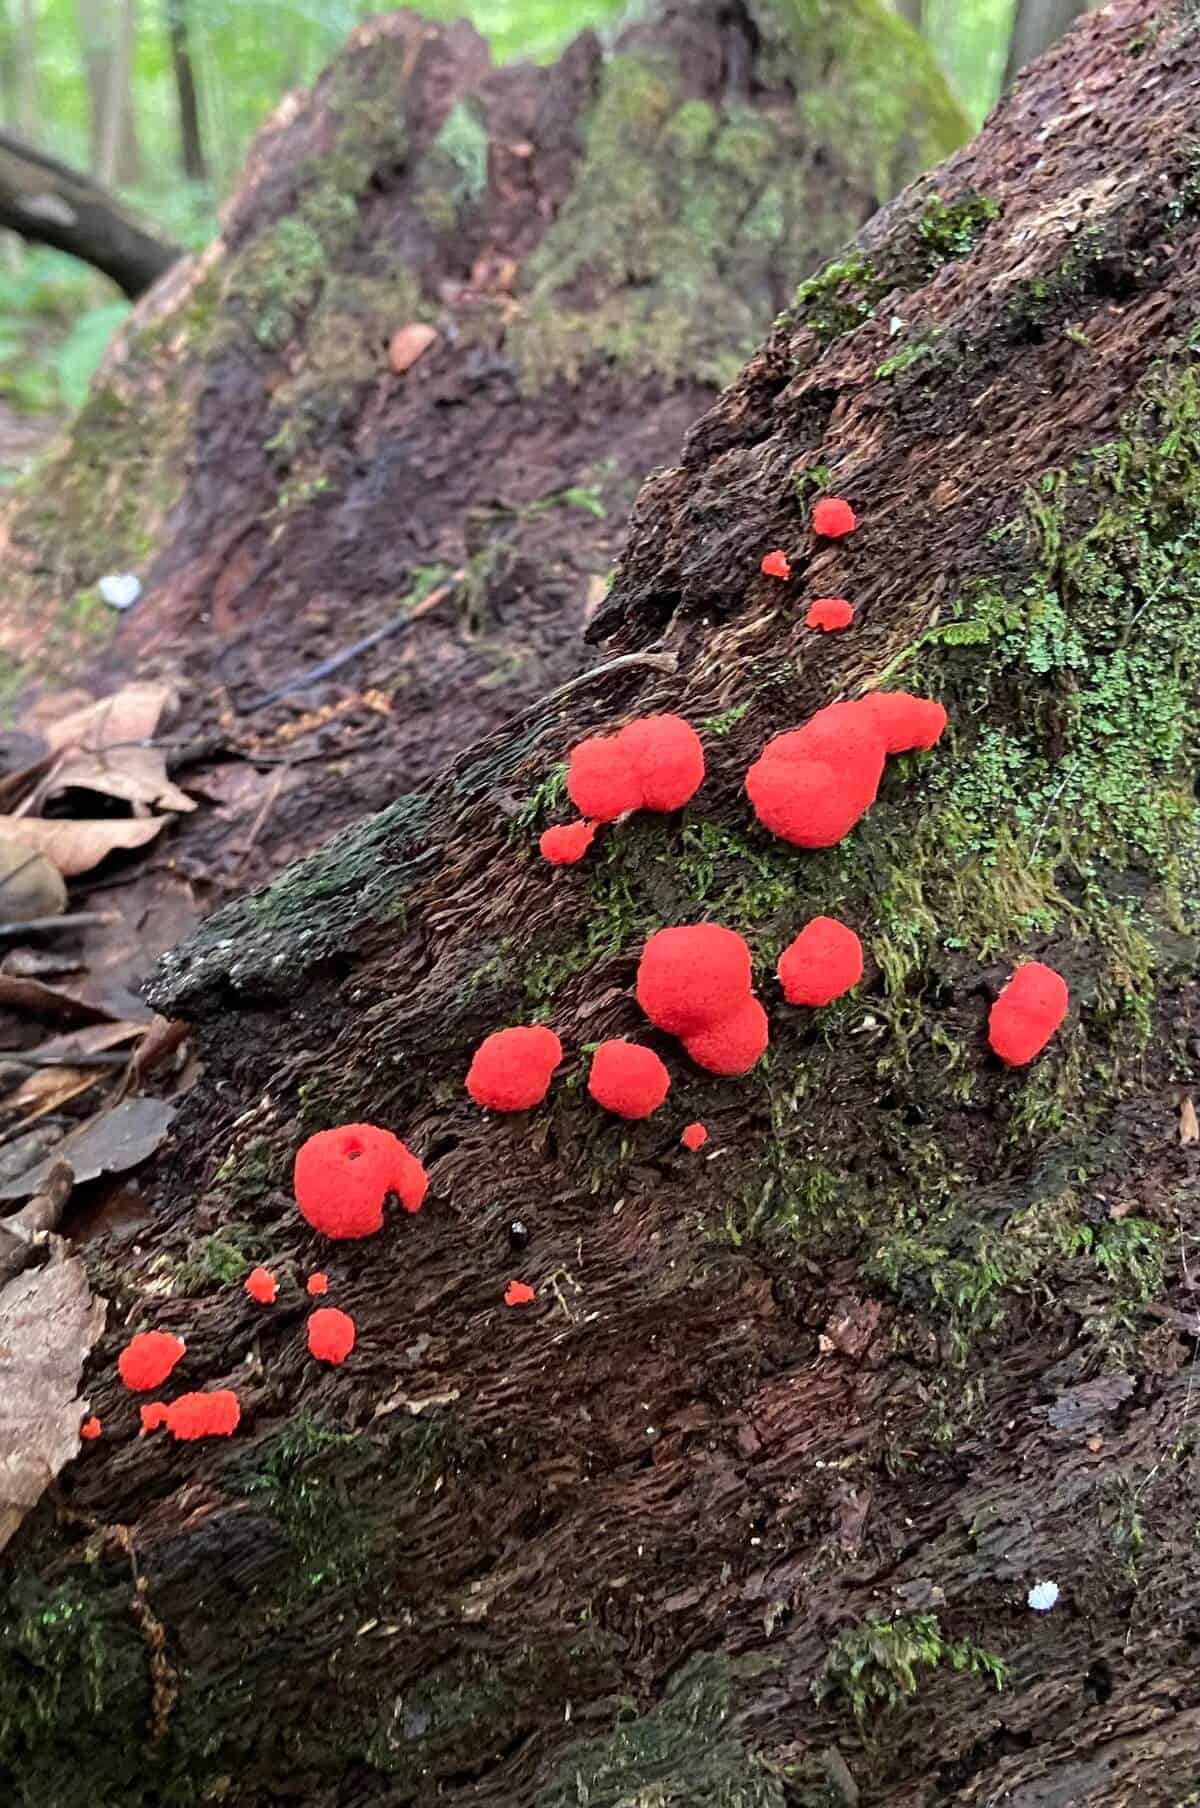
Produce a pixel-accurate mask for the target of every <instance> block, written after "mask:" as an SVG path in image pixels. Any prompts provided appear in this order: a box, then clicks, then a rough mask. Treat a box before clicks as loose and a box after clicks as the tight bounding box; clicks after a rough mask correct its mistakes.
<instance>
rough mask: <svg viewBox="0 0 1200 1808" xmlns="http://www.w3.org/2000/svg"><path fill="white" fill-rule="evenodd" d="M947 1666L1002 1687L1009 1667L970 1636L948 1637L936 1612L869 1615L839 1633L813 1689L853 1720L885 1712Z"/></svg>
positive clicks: (820, 1697)
mask: <svg viewBox="0 0 1200 1808" xmlns="http://www.w3.org/2000/svg"><path fill="white" fill-rule="evenodd" d="M943 1667H948V1668H949V1669H951V1670H958V1671H967V1672H969V1673H970V1674H971V1675H972V1676H981V1677H985V1678H986V1679H987V1680H988V1681H989V1682H990V1683H992V1685H993V1686H994V1687H995V1688H997V1689H1002V1688H1003V1687H1004V1684H1005V1681H1006V1680H1007V1676H1008V1667H1007V1665H1006V1664H1005V1662H1004V1660H1003V1658H1000V1657H998V1656H997V1655H996V1654H995V1652H992V1651H985V1650H983V1649H982V1648H981V1647H980V1646H979V1645H976V1644H974V1643H973V1642H972V1641H971V1640H970V1639H947V1638H946V1636H945V1634H944V1633H943V1631H942V1627H941V1622H940V1621H939V1619H938V1617H937V1615H936V1614H934V1613H913V1614H906V1615H903V1616H902V1617H900V1618H897V1619H892V1620H883V1619H874V1618H868V1619H865V1620H863V1621H862V1622H861V1624H859V1625H857V1626H852V1627H850V1628H848V1629H847V1630H846V1631H845V1632H842V1633H839V1634H838V1637H837V1638H836V1639H835V1640H834V1642H833V1644H832V1645H831V1646H830V1649H829V1654H828V1656H827V1657H826V1659H825V1663H824V1666H823V1668H822V1671H821V1674H820V1676H819V1677H818V1679H817V1681H816V1682H815V1683H814V1684H813V1693H814V1694H815V1695H816V1697H817V1699H818V1700H823V1699H825V1698H826V1697H828V1696H835V1697H837V1698H839V1699H840V1700H842V1701H844V1702H845V1703H846V1705H847V1706H848V1707H849V1708H851V1710H852V1711H853V1713H854V1716H855V1719H857V1720H859V1721H865V1720H866V1719H867V1718H868V1716H873V1715H876V1714H880V1713H886V1712H887V1711H888V1710H889V1709H891V1708H895V1707H898V1706H899V1705H900V1704H901V1702H903V1701H905V1700H907V1699H908V1698H909V1697H911V1696H913V1695H915V1694H916V1693H917V1690H918V1689H919V1688H920V1687H921V1686H922V1681H923V1678H924V1679H925V1680H927V1677H926V1676H925V1673H928V1672H932V1671H936V1670H939V1669H942V1668H943Z"/></svg>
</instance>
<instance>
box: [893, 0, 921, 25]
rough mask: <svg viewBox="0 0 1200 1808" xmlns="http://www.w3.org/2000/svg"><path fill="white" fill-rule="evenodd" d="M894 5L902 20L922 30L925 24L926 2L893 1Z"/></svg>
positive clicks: (919, 0)
mask: <svg viewBox="0 0 1200 1808" xmlns="http://www.w3.org/2000/svg"><path fill="white" fill-rule="evenodd" d="M893 4H894V6H895V9H896V11H897V12H898V13H899V14H900V17H901V18H902V19H907V20H908V22H909V24H910V25H912V26H915V27H916V29H917V30H918V31H920V30H921V28H922V26H923V25H924V22H925V0H893Z"/></svg>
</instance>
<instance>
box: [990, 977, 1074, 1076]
mask: <svg viewBox="0 0 1200 1808" xmlns="http://www.w3.org/2000/svg"><path fill="white" fill-rule="evenodd" d="M1068 1002H1069V994H1068V992H1067V982H1066V980H1065V979H1064V978H1063V977H1062V975H1061V973H1056V972H1055V971H1054V968H1053V967H1047V966H1044V965H1043V964H1042V962H1041V961H1029V962H1027V963H1026V965H1025V966H1023V967H1018V968H1017V970H1016V972H1015V973H1014V974H1013V976H1012V978H1011V979H1010V980H1009V982H1008V984H1007V985H1006V986H1005V988H1004V990H1003V991H1002V992H1001V994H1000V996H999V998H997V1000H996V1002H995V1004H994V1005H993V1006H992V1009H991V1013H990V1015H989V1017H988V1041H989V1042H990V1044H991V1046H992V1051H993V1053H995V1054H997V1055H999V1057H1000V1059H1001V1060H1002V1061H1004V1062H1006V1063H1007V1064H1008V1066H1009V1067H1024V1065H1025V1063H1026V1062H1027V1061H1032V1060H1033V1058H1034V1056H1035V1055H1040V1054H1041V1052H1042V1050H1043V1049H1044V1048H1045V1046H1046V1044H1047V1042H1049V1040H1050V1038H1051V1036H1053V1034H1054V1032H1055V1030H1056V1029H1057V1028H1058V1026H1059V1024H1060V1023H1061V1022H1062V1020H1063V1018H1064V1017H1065V1016H1066V1014H1067V1004H1068Z"/></svg>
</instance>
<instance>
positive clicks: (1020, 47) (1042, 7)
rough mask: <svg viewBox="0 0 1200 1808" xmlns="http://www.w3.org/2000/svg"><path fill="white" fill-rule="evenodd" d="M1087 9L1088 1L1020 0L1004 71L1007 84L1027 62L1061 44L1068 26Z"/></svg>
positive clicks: (1015, 10) (1017, 5)
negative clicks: (1059, 42) (1060, 41)
mask: <svg viewBox="0 0 1200 1808" xmlns="http://www.w3.org/2000/svg"><path fill="white" fill-rule="evenodd" d="M1086 11H1087V0H1016V7H1015V9H1014V12H1013V23H1012V35H1011V37H1010V38H1009V43H1008V63H1007V66H1006V68H1005V71H1004V82H1005V86H1006V87H1007V85H1008V83H1009V82H1011V81H1012V80H1013V79H1014V77H1015V76H1017V75H1018V74H1019V73H1020V71H1021V70H1022V69H1024V67H1025V65H1026V63H1032V61H1033V59H1034V58H1035V57H1039V56H1041V54H1042V52H1043V51H1044V50H1049V48H1050V46H1051V44H1057V42H1058V40H1059V38H1061V37H1062V35H1063V33H1064V32H1065V31H1066V29H1067V27H1068V26H1069V25H1071V24H1073V23H1074V21H1075V20H1076V19H1078V18H1079V16H1080V14H1081V13H1084V12H1086Z"/></svg>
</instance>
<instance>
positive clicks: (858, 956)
mask: <svg viewBox="0 0 1200 1808" xmlns="http://www.w3.org/2000/svg"><path fill="white" fill-rule="evenodd" d="M776 970H777V972H778V974H779V983H780V985H781V986H782V987H783V995H784V997H785V998H786V999H787V1001H788V1003H789V1004H803V1005H808V1006H810V1007H812V1008H814V1009H815V1008H816V1007H817V1006H818V1005H823V1004H829V1002H830V1001H831V1000H832V999H834V998H840V997H841V996H842V993H843V992H848V991H849V990H850V988H851V986H856V985H857V984H858V982H859V980H860V979H861V978H862V975H863V952H862V943H861V942H860V941H859V939H858V937H857V936H856V935H855V933H854V931H853V929H848V928H847V927H846V925H845V923H839V922H838V921H837V919H836V918H835V917H813V919H812V921H811V922H809V923H806V924H805V925H804V928H803V929H802V930H801V931H800V933H799V935H798V936H797V937H796V939H795V941H793V942H792V943H790V944H789V946H788V947H786V948H785V949H784V951H783V953H782V954H781V955H780V956H779V965H778V968H777V969H776Z"/></svg>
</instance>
